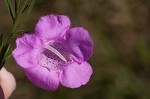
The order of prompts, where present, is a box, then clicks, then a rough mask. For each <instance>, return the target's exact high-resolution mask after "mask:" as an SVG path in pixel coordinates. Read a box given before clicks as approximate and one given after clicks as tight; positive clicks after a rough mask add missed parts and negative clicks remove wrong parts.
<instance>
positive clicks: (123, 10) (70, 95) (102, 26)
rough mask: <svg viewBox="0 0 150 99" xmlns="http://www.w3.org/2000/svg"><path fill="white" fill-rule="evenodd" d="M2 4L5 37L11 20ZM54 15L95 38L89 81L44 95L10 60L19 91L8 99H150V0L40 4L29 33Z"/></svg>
mask: <svg viewBox="0 0 150 99" xmlns="http://www.w3.org/2000/svg"><path fill="white" fill-rule="evenodd" d="M1 2H2V3H0V6H1V8H0V15H1V16H0V17H1V18H0V32H6V31H7V29H8V27H10V18H9V15H8V13H6V10H7V9H6V8H5V6H4V1H2V0H1ZM56 13H57V14H65V15H68V16H69V17H70V18H71V21H72V27H74V26H82V27H85V28H86V29H87V30H89V33H90V35H91V36H92V38H93V41H94V44H95V45H94V53H93V56H92V58H91V59H90V60H89V62H90V64H91V65H92V67H93V70H94V73H93V75H92V77H91V80H90V82H89V83H88V84H87V85H85V86H82V87H80V88H78V89H68V88H64V87H60V88H59V89H58V90H57V91H55V92H51V91H45V90H43V89H40V88H37V87H35V86H34V85H33V84H32V83H31V82H30V81H28V79H27V78H26V77H25V75H24V73H23V71H22V70H21V69H20V68H19V67H17V66H16V64H15V62H14V61H13V59H12V60H9V61H8V62H7V64H6V67H8V70H9V71H11V72H12V73H13V74H14V75H15V77H16V79H17V89H16V91H15V92H14V93H13V95H12V96H11V98H10V99H150V94H149V92H150V1H149V0H36V3H35V6H34V9H33V12H32V15H31V19H30V20H29V21H28V22H27V25H26V26H25V27H26V29H25V30H26V31H34V26H35V24H36V22H37V21H38V19H39V17H40V16H43V15H48V14H56ZM14 44H15V43H14Z"/></svg>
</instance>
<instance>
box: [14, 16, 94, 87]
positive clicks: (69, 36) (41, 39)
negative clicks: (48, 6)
mask: <svg viewBox="0 0 150 99" xmlns="http://www.w3.org/2000/svg"><path fill="white" fill-rule="evenodd" d="M92 49H93V42H92V39H91V37H90V35H89V33H88V31H87V30H85V29H84V28H82V27H75V28H71V29H70V20H69V18H68V17H67V16H63V15H48V16H43V17H41V18H40V20H39V22H38V23H37V25H36V27H35V33H34V34H27V33H25V34H24V36H23V37H21V38H18V39H17V40H16V48H15V49H14V51H13V56H14V58H15V60H16V62H17V63H18V64H19V65H20V66H21V67H22V68H23V70H24V71H25V74H26V76H27V77H28V79H29V80H31V81H32V82H33V83H34V84H35V85H36V86H38V87H40V88H43V89H46V90H55V89H57V88H58V86H59V85H60V84H62V85H63V86H65V87H69V88H78V87H80V86H81V85H85V84H86V83H87V82H88V81H89V79H90V77H91V75H92V72H93V71H92V68H91V66H90V64H89V63H88V62H87V60H88V59H89V58H90V57H91V55H92Z"/></svg>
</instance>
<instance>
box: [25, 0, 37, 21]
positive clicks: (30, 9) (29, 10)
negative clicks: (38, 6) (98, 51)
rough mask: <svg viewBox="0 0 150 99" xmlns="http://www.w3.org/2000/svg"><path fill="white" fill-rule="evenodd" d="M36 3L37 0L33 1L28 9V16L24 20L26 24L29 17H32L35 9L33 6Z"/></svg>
mask: <svg viewBox="0 0 150 99" xmlns="http://www.w3.org/2000/svg"><path fill="white" fill-rule="evenodd" d="M34 3H35V0H31V2H30V4H29V7H28V11H27V13H26V16H25V19H24V22H23V23H26V21H27V20H28V18H29V16H30V13H31V11H32V9H33V6H34Z"/></svg>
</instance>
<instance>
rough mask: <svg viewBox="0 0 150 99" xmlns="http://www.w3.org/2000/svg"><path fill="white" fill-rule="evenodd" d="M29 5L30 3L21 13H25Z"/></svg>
mask: <svg viewBox="0 0 150 99" xmlns="http://www.w3.org/2000/svg"><path fill="white" fill-rule="evenodd" d="M28 7H29V5H26V7H25V8H24V9H23V11H22V12H21V13H24V11H25V10H26V9H27V8H28Z"/></svg>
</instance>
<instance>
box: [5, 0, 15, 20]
mask: <svg viewBox="0 0 150 99" xmlns="http://www.w3.org/2000/svg"><path fill="white" fill-rule="evenodd" d="M5 3H6V6H7V8H8V11H9V14H10V16H11V18H12V20H13V22H14V20H15V13H14V10H13V6H12V4H11V2H10V1H9V0H5Z"/></svg>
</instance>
